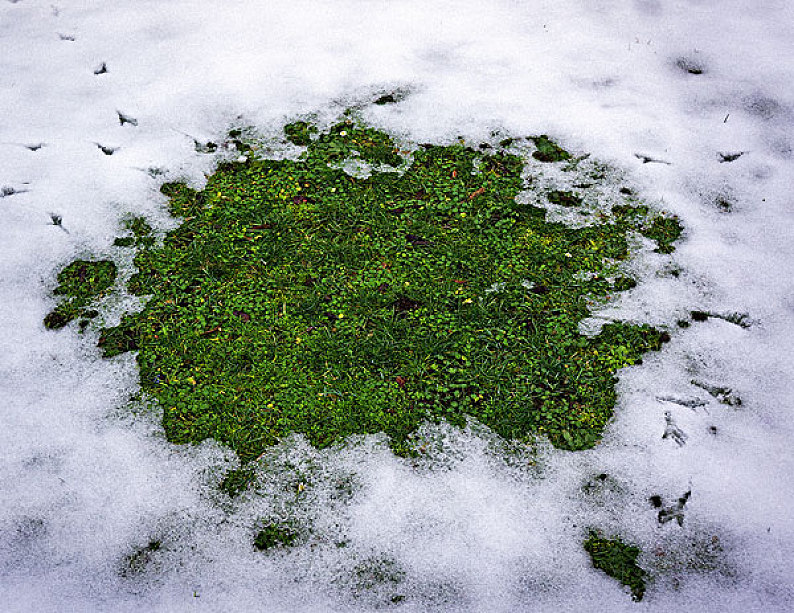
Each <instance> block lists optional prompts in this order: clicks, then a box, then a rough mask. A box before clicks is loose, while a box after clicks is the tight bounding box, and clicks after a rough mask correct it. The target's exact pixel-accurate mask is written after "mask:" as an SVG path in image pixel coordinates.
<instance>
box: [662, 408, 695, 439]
mask: <svg viewBox="0 0 794 613" xmlns="http://www.w3.org/2000/svg"><path fill="white" fill-rule="evenodd" d="M664 421H665V427H664V434H662V438H663V439H668V438H669V439H672V440H673V441H675V443H676V445H678V446H679V447H683V446H684V445H686V440H687V439H688V438H689V437H688V436H687V434H686V432H684V431H683V430H682V429H681V428H679V427H678V426H677V425H676V423H675V420H673V414H672V412H670V411H665V412H664Z"/></svg>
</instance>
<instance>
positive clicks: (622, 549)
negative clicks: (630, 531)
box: [584, 531, 646, 601]
mask: <svg viewBox="0 0 794 613" xmlns="http://www.w3.org/2000/svg"><path fill="white" fill-rule="evenodd" d="M584 548H585V550H586V551H587V553H589V554H590V558H591V559H592V561H593V566H594V567H595V568H597V569H599V570H602V571H604V572H605V573H606V574H607V575H609V576H610V577H612V578H614V579H617V580H618V581H620V582H621V583H622V584H623V585H625V586H626V587H628V588H629V589H630V590H631V595H632V598H633V599H634V600H637V601H639V600H642V597H643V595H644V594H645V576H646V573H645V571H644V570H643V569H642V568H640V567H639V566H638V565H637V557H638V556H639V555H640V549H639V548H638V547H635V546H633V545H627V544H626V543H624V542H623V541H622V540H620V539H619V538H615V539H605V538H602V537H601V536H599V534H598V533H597V532H594V531H591V532H590V535H589V536H588V537H587V540H586V541H585V542H584Z"/></svg>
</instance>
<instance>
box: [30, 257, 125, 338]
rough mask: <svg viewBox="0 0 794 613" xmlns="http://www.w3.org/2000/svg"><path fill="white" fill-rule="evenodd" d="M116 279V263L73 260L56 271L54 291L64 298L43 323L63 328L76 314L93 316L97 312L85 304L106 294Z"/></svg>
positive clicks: (50, 326)
mask: <svg viewBox="0 0 794 613" xmlns="http://www.w3.org/2000/svg"><path fill="white" fill-rule="evenodd" d="M115 280H116V265H115V264H114V263H113V262H110V261H108V260H99V261H96V262H91V261H87V260H76V261H74V262H72V263H71V264H69V265H68V266H67V267H66V268H64V269H63V270H62V271H61V272H60V273H59V274H58V287H56V288H55V291H54V293H55V294H56V295H58V296H64V297H65V298H64V299H63V300H62V301H61V303H60V304H59V305H58V306H57V307H55V309H54V310H53V311H51V312H50V313H49V314H48V315H47V316H46V317H45V318H44V326H45V327H46V328H49V329H51V330H53V329H58V328H63V327H64V326H65V325H66V324H68V323H69V322H70V321H72V320H73V319H76V318H77V317H85V318H86V319H91V318H93V317H96V316H97V315H98V314H99V313H98V311H96V310H93V309H87V308H86V307H87V306H88V305H90V304H91V303H92V302H94V301H95V300H97V299H99V298H101V297H102V296H103V295H105V293H107V290H108V289H109V288H110V287H111V286H112V285H113V282H114V281H115Z"/></svg>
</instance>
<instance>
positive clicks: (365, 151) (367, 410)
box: [62, 119, 680, 489]
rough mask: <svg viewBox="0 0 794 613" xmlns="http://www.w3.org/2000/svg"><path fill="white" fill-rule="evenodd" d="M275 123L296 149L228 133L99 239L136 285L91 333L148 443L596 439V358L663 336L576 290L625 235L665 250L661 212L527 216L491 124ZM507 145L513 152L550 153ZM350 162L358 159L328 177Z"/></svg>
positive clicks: (602, 269) (521, 165) (254, 445)
mask: <svg viewBox="0 0 794 613" xmlns="http://www.w3.org/2000/svg"><path fill="white" fill-rule="evenodd" d="M285 134H286V136H287V138H288V140H290V141H291V142H292V143H294V144H295V145H299V146H303V147H305V150H304V152H303V153H302V155H300V157H299V158H298V159H295V160H290V159H282V160H273V159H257V158H256V157H255V156H254V155H252V151H251V150H248V149H246V150H245V153H246V154H247V155H245V156H242V157H240V159H239V160H238V161H235V162H225V163H221V164H220V165H219V167H218V169H217V171H216V172H215V173H214V174H213V175H212V176H210V177H209V178H208V181H207V185H206V187H205V189H204V190H203V191H201V192H196V191H194V190H192V189H190V188H189V187H187V186H185V185H183V184H179V183H166V184H164V185H163V186H162V192H163V193H164V194H166V195H167V196H168V197H169V198H170V203H169V206H170V210H171V213H172V214H173V215H175V216H178V217H181V218H182V219H183V222H182V224H181V226H179V227H178V228H177V229H176V230H173V231H171V232H169V233H168V234H167V235H166V236H165V238H164V240H163V242H162V244H155V243H154V242H153V241H152V240H151V237H150V236H149V235H150V228H149V226H148V224H146V223H145V221H144V220H139V219H133V220H132V221H131V222H129V223H128V224H127V228H128V229H129V230H130V231H131V233H132V236H130V237H128V238H126V239H122V240H120V241H118V240H117V241H116V244H117V245H119V246H127V247H130V248H135V249H137V254H136V256H135V264H136V265H137V267H138V269H139V272H138V273H137V274H135V275H133V277H132V278H131V279H130V281H129V284H128V286H129V290H130V291H131V292H132V293H134V294H137V295H141V296H146V297H148V298H147V301H146V304H145V307H144V308H143V310H142V311H140V312H138V313H132V314H128V315H126V316H125V317H124V318H123V320H122V322H121V324H120V325H119V326H117V327H115V328H110V329H106V330H103V331H102V334H101V337H100V346H101V347H102V348H103V351H104V354H105V355H106V356H113V355H116V354H118V353H121V352H124V351H129V350H137V351H138V356H137V359H138V364H139V366H140V375H141V385H142V387H143V389H144V390H145V391H146V392H147V393H148V394H150V395H151V396H152V397H154V398H156V399H157V400H158V401H159V402H160V404H161V406H162V408H163V423H164V427H165V431H166V434H167V436H168V438H169V440H171V441H173V442H176V443H188V442H197V441H201V440H203V439H206V438H210V437H211V438H215V439H217V440H219V441H222V442H224V443H226V444H228V445H229V446H230V447H231V448H233V449H234V450H235V451H236V452H237V453H238V454H239V456H240V458H241V459H242V460H243V462H246V461H249V460H252V459H254V458H256V457H257V456H259V455H260V454H261V453H262V452H263V450H264V449H266V448H267V447H268V446H270V445H273V444H274V443H276V442H277V441H278V440H280V439H281V438H282V437H284V436H285V435H287V434H289V433H291V432H297V433H301V434H304V435H305V436H306V437H307V438H308V439H309V440H310V441H311V442H312V443H313V444H314V445H317V446H320V447H322V446H327V445H330V444H333V443H336V442H340V441H342V440H344V439H345V437H347V436H349V435H351V434H356V433H375V432H385V433H386V434H387V435H388V436H389V440H390V443H391V446H392V448H393V449H394V451H395V452H397V453H400V454H410V453H412V452H413V451H412V446H411V435H412V433H413V432H414V431H415V430H416V428H417V427H418V426H419V425H420V424H421V423H423V422H424V421H426V420H431V421H432V420H440V419H444V420H447V421H449V422H451V423H453V424H459V425H462V424H464V423H465V421H466V419H468V418H475V419H477V420H479V421H480V422H482V423H483V424H485V425H487V426H489V427H490V428H492V429H493V430H495V431H496V432H497V433H499V434H500V435H502V436H504V437H506V438H509V439H519V440H528V439H529V438H531V437H533V436H535V435H537V434H542V435H545V436H547V437H548V438H549V439H550V440H551V441H552V443H553V444H554V445H556V446H558V447H562V448H566V449H582V448H587V447H590V446H593V445H594V444H596V443H597V441H598V440H599V438H600V435H601V432H602V430H603V428H604V426H605V424H606V423H607V421H608V419H609V418H610V416H611V414H612V409H613V406H614V402H615V391H614V381H615V379H614V375H615V372H616V371H617V370H618V369H620V368H622V367H623V366H626V365H629V364H633V363H636V362H638V361H639V360H640V359H641V356H642V354H643V353H644V352H646V351H648V350H652V349H658V348H659V347H660V345H661V343H662V342H664V341H665V340H666V338H667V334H666V333H665V332H660V331H658V330H655V329H653V328H651V327H648V326H640V325H631V324H627V323H612V324H608V325H606V326H604V328H603V330H602V332H601V333H600V334H599V335H597V336H595V337H592V338H591V337H586V336H583V335H582V334H580V333H579V330H578V324H579V322H580V321H581V320H582V319H583V318H584V317H586V316H588V314H589V311H588V301H590V300H592V299H594V298H596V299H597V298H601V299H603V298H605V297H606V296H608V295H610V294H612V293H615V292H617V291H621V290H624V289H627V288H628V287H631V285H632V283H631V280H627V279H626V278H620V277H618V278H617V280H616V279H615V276H616V269H615V262H619V261H620V260H622V259H625V258H626V257H627V256H628V246H627V235H628V233H629V232H630V231H638V232H641V233H645V234H646V235H648V236H651V235H653V236H652V237H653V238H656V239H657V240H658V241H659V245H660V250H661V251H665V252H667V251H668V248H669V249H670V250H671V249H672V246H671V243H672V241H673V240H674V239H675V238H677V236H678V234H677V233H676V232H675V231H674V229H676V228H677V229H678V232H679V233H680V226H679V225H678V222H677V220H675V219H672V218H666V217H663V216H660V215H658V214H656V213H653V212H652V211H650V210H649V209H648V208H647V207H645V206H638V205H636V203H634V202H633V201H632V200H631V199H627V201H626V203H625V204H623V205H621V206H619V207H614V210H613V211H612V213H611V214H609V215H602V218H603V219H602V223H599V224H596V225H592V226H589V227H583V228H571V227H568V226H565V225H563V224H561V223H550V222H547V221H546V219H545V210H544V209H542V208H539V207H537V206H535V205H532V204H526V203H521V202H519V201H517V200H516V195H517V194H518V193H519V192H520V191H521V190H522V189H523V188H524V187H525V186H526V185H527V183H528V182H529V181H530V179H528V178H527V177H524V176H522V173H523V171H524V169H525V164H526V161H525V160H524V159H522V158H521V157H519V156H517V155H515V154H511V153H507V152H506V151H505V150H504V148H503V147H504V146H510V145H512V144H513V140H512V139H509V140H508V141H504V142H503V146H502V147H498V148H494V147H481V148H480V149H479V150H477V149H474V148H471V147H466V146H465V145H463V144H452V145H446V146H439V145H430V144H427V145H422V146H420V147H418V148H417V149H416V150H415V151H413V152H412V153H411V154H408V152H405V151H400V150H399V149H398V148H397V146H396V145H395V143H394V142H393V141H392V139H391V138H390V137H389V136H388V135H387V134H385V133H383V132H381V131H378V130H374V129H372V128H369V127H366V126H361V125H357V124H356V123H354V122H353V121H351V120H349V119H348V120H345V121H342V122H341V123H338V124H337V125H334V126H332V127H331V128H329V129H328V130H326V131H322V132H321V131H320V130H318V129H317V128H316V127H315V126H312V125H310V124H308V123H305V122H296V123H294V124H290V125H288V126H286V128H285ZM234 135H235V136H238V135H239V131H235V134H234ZM526 142H527V143H532V142H534V143H535V145H536V150H535V151H534V152H533V153H532V157H534V159H535V160H537V162H534V163H535V164H538V165H545V164H553V163H560V164H563V163H565V161H566V160H570V159H571V155H570V154H568V153H567V152H565V151H564V150H563V149H561V148H560V147H559V146H558V145H556V144H555V143H553V142H551V141H550V140H549V139H548V138H547V137H545V136H543V137H535V138H533V139H527V141H526ZM237 143H238V144H239V145H240V146H241V147H242V145H241V144H240V143H239V141H237ZM528 146H531V145H529V144H528ZM351 159H353V160H355V161H356V162H357V163H358V164H359V166H361V165H363V166H364V167H365V169H366V170H367V172H364V173H359V174H357V175H356V176H352V175H351V174H348V173H346V172H345V171H344V170H343V169H342V168H341V167H342V166H343V165H344V163H346V162H347V161H350V160H351ZM561 193H563V192H553V193H552V198H551V200H554V199H555V194H556V195H557V196H559V194H561ZM556 199H557V200H559V197H557V198H556ZM580 203H581V199H579V198H573V199H570V202H568V203H567V204H569V205H570V206H577V205H579V204H580ZM671 228H673V230H671ZM67 270H71V269H67ZM65 272H66V271H64V273H62V274H65ZM627 281H628V282H627ZM233 486H236V485H235V484H230V487H232V489H234V487H233Z"/></svg>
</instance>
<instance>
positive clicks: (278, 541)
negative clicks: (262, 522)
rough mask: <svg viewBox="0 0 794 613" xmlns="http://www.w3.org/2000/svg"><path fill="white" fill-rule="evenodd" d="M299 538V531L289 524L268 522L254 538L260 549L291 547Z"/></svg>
mask: <svg viewBox="0 0 794 613" xmlns="http://www.w3.org/2000/svg"><path fill="white" fill-rule="evenodd" d="M297 538H298V533H297V532H296V531H295V530H293V529H292V528H291V527H289V526H281V525H279V524H268V525H266V526H265V527H264V528H262V529H261V530H260V531H259V532H258V533H257V535H256V538H255V539H254V547H255V548H256V549H258V550H259V551H267V550H268V549H274V548H277V547H289V546H290V545H292V544H293V543H294V542H295V540H296V539H297Z"/></svg>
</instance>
